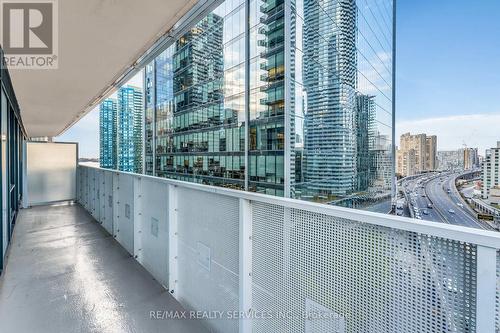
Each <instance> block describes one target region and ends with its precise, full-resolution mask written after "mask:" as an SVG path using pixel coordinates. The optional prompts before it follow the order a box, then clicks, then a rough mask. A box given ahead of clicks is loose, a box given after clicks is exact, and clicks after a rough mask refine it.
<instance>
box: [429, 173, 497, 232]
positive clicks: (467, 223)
mask: <svg viewBox="0 0 500 333" xmlns="http://www.w3.org/2000/svg"><path fill="white" fill-rule="evenodd" d="M456 176H457V174H456V173H451V174H447V175H443V176H441V177H436V178H434V179H432V180H430V181H429V182H428V183H427V184H426V186H425V191H426V193H427V195H428V197H429V200H431V201H432V203H433V205H434V209H435V210H436V211H437V212H438V213H439V215H440V216H441V217H442V219H443V220H444V222H446V223H450V224H454V225H461V226H464V227H470V228H479V229H490V228H489V227H487V226H486V225H484V224H483V223H481V222H479V221H478V220H477V219H476V218H475V217H473V216H472V212H471V211H469V210H468V205H467V203H466V202H465V201H464V200H463V199H462V197H461V196H460V194H458V192H457V190H456V188H455V178H456ZM441 179H442V181H441ZM448 189H449V190H450V193H448Z"/></svg>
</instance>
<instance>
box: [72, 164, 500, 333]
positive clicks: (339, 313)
mask: <svg viewBox="0 0 500 333" xmlns="http://www.w3.org/2000/svg"><path fill="white" fill-rule="evenodd" d="M77 177H78V181H77V184H78V191H77V194H78V201H79V202H80V203H81V204H82V205H83V206H84V207H85V208H86V209H87V210H88V211H89V212H90V213H91V214H92V215H93V216H94V218H95V219H96V220H97V221H98V222H99V223H101V224H102V226H103V227H104V228H105V229H106V230H107V231H108V232H109V233H110V234H112V235H113V236H114V237H115V238H116V240H117V241H118V242H119V243H120V244H121V245H122V246H123V247H124V248H125V249H126V250H127V251H128V252H129V253H130V254H131V255H133V256H134V257H135V258H136V259H137V261H138V262H139V263H141V264H142V265H143V266H144V267H145V268H146V269H147V270H148V271H149V272H150V273H151V274H152V275H153V276H154V277H155V278H156V279H157V280H158V281H159V282H161V283H162V284H163V286H165V288H166V289H167V290H168V291H169V292H170V293H171V294H172V295H173V296H174V297H175V298H176V299H177V300H179V301H180V303H181V304H183V305H184V307H186V309H188V310H197V311H211V312H207V315H208V314H212V317H211V318H212V319H207V320H206V324H207V326H208V327H210V328H211V329H212V330H214V331H217V332H238V331H240V332H273V333H275V332H398V333H401V332H495V329H496V328H497V329H498V327H499V325H498V323H499V316H498V314H499V307H498V296H499V295H500V294H499V292H498V288H497V280H498V275H499V273H498V270H499V269H498V267H499V265H498V263H500V261H499V259H498V258H499V256H498V249H499V248H500V236H499V235H498V234H497V233H495V232H489V231H483V230H476V229H470V228H464V227H459V226H453V225H448V224H441V223H434V222H426V221H418V222H417V221H415V220H411V219H406V218H401V217H396V216H389V215H383V214H377V213H371V212H365V211H357V210H351V209H345V208H339V207H332V206H327V205H320V204H315V203H310V202H303V201H297V200H291V199H286V198H279V197H272V196H266V195H260V194H256V193H249V192H243V191H235V190H230V189H225V188H218V187H211V186H204V185H199V184H191V183H185V182H180V181H175V180H169V179H162V178H156V177H150V176H143V175H137V174H130V173H124V172H116V171H112V170H105V169H99V168H92V167H86V166H79V168H78V172H77ZM216 311H217V313H216Z"/></svg>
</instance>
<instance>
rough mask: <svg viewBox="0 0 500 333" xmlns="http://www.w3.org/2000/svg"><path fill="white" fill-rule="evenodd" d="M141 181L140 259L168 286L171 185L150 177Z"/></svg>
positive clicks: (138, 237) (152, 273) (138, 230)
mask: <svg viewBox="0 0 500 333" xmlns="http://www.w3.org/2000/svg"><path fill="white" fill-rule="evenodd" d="M140 182H141V184H140V189H141V192H140V198H139V200H140V213H141V215H140V219H139V220H138V226H137V228H136V231H137V232H136V240H137V242H136V253H137V254H138V261H139V262H140V263H141V264H142V265H143V266H144V267H145V268H146V269H147V270H148V271H149V272H150V273H151V275H153V276H154V278H155V279H157V280H158V281H159V282H160V283H161V284H163V285H164V286H165V287H167V288H168V260H169V259H168V186H167V185H166V184H164V183H160V182H157V181H154V180H150V179H147V178H143V179H141V180H140ZM136 188H137V187H136ZM136 196H137V194H136Z"/></svg>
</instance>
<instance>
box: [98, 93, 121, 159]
mask: <svg viewBox="0 0 500 333" xmlns="http://www.w3.org/2000/svg"><path fill="white" fill-rule="evenodd" d="M117 104H118V103H117V101H116V99H114V98H108V99H105V100H104V101H103V102H102V103H101V104H100V105H99V164H100V166H101V168H108V169H116V167H117V161H116V159H117V151H116V148H117V145H116V140H117V136H116V116H117V111H118V108H117Z"/></svg>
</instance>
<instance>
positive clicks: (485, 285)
mask: <svg viewBox="0 0 500 333" xmlns="http://www.w3.org/2000/svg"><path fill="white" fill-rule="evenodd" d="M496 259H497V253H496V249H494V248H491V247H486V246H481V245H478V246H477V286H476V288H477V291H476V297H477V300H476V323H477V327H476V332H478V333H494V332H495V312H496V311H495V310H496V309H495V302H496V278H497V276H496V266H497V265H496Z"/></svg>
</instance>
